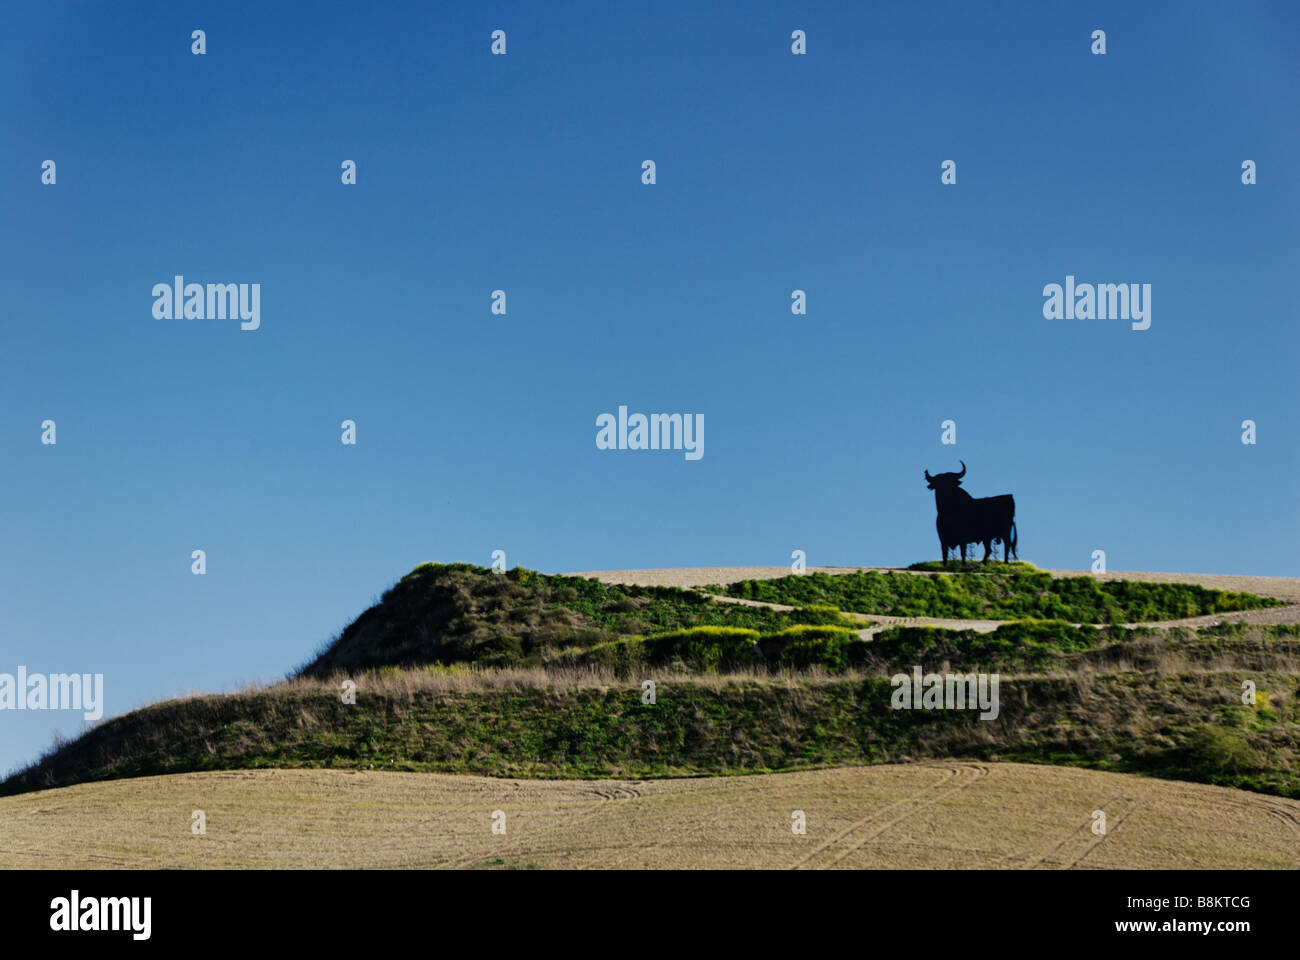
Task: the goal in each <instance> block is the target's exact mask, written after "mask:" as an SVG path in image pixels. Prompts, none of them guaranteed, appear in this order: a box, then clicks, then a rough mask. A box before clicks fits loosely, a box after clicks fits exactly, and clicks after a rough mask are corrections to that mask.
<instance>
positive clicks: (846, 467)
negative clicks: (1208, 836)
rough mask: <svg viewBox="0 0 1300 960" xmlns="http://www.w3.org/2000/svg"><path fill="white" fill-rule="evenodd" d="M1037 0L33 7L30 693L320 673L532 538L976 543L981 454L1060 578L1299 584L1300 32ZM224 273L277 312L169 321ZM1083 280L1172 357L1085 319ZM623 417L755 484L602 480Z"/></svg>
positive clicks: (773, 548)
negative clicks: (1222, 576) (394, 619)
mask: <svg viewBox="0 0 1300 960" xmlns="http://www.w3.org/2000/svg"><path fill="white" fill-rule="evenodd" d="M453 6H457V7H459V9H451V8H452V7H453ZM1024 6H1028V5H1020V4H997V5H987V6H981V5H977V4H968V3H954V4H946V5H920V4H915V3H898V4H888V5H877V4H870V5H868V4H857V3H826V4H808V3H800V4H775V3H745V4H725V5H724V4H699V3H671V4H669V3H665V4H658V3H656V4H640V5H633V4H607V3H584V4H547V5H539V4H524V3H519V4H461V5H451V4H410V5H403V4H376V5H373V7H366V8H362V6H361V5H357V4H349V5H334V4H320V5H310V6H308V7H305V8H304V7H290V6H289V5H287V4H261V3H257V4H231V3H221V4H184V3H180V4H166V5H164V4H134V5H130V4H112V5H108V4H78V5H71V4H55V3H50V4H45V3H29V4H24V5H15V6H12V7H10V8H9V9H8V10H7V11H6V27H5V30H4V31H3V32H0V79H2V80H3V83H0V91H2V92H0V129H2V130H3V145H2V147H0V217H3V223H4V229H3V231H0V254H2V255H3V261H4V263H5V265H6V271H5V293H6V299H7V304H6V310H5V311H4V314H3V317H0V325H2V326H0V329H2V330H3V341H2V342H3V345H4V349H3V350H2V351H0V409H2V410H3V411H4V416H3V419H2V420H0V452H2V453H3V458H4V460H3V463H4V469H3V471H0V494H2V496H0V522H2V523H3V529H4V536H3V540H2V541H0V542H2V543H3V550H0V671H9V672H12V671H13V670H14V669H15V668H16V666H17V665H18V664H23V665H25V666H26V667H27V668H28V670H30V671H39V672H63V671H78V672H102V673H104V675H105V688H106V701H107V703H106V714H115V713H120V712H122V711H125V710H129V709H131V708H133V707H135V706H137V705H140V704H143V703H146V702H150V701H153V700H156V699H159V698H162V697H166V696H171V695H175V694H178V693H182V692H186V691H196V690H223V689H229V688H231V687H233V686H235V685H237V684H239V683H241V682H243V681H246V680H262V681H269V680H274V679H276V678H277V677H279V676H281V675H283V674H284V672H286V671H287V670H289V669H290V668H292V667H293V666H295V665H296V664H298V663H300V662H302V661H303V660H304V659H306V658H307V657H308V655H309V654H310V653H311V652H312V651H313V649H315V648H316V647H317V646H318V645H319V644H320V643H322V642H323V641H326V640H328V639H329V638H330V637H331V636H332V635H333V634H334V633H335V632H336V631H338V630H339V629H341V628H342V627H343V626H344V625H346V624H347V623H348V622H349V621H350V620H351V619H352V618H353V617H355V616H356V615H357V614H358V613H360V612H361V610H363V609H364V608H365V607H366V606H367V605H369V604H370V603H372V602H373V601H375V600H376V599H377V598H378V596H379V595H380V594H381V593H382V592H383V591H384V590H385V589H386V588H387V587H388V586H390V585H391V584H392V583H393V582H394V581H395V580H396V579H398V578H399V577H400V576H401V575H402V574H403V573H405V572H406V571H407V570H409V569H410V568H411V567H413V566H414V565H415V564H417V563H419V562H421V561H424V560H442V561H452V560H465V561H473V562H478V563H482V564H487V563H488V562H489V561H490V555H491V552H492V551H493V550H495V549H502V550H505V551H506V554H507V559H508V562H509V564H510V565H511V566H513V565H516V564H522V565H524V566H529V567H533V568H536V569H541V570H547V571H565V570H588V569H606V568H624V567H672V566H706V565H728V564H756V565H777V564H785V563H789V558H790V554H791V551H792V550H794V549H802V550H804V551H806V553H807V556H808V562H809V563H810V564H833V565H849V564H898V565H902V564H906V563H910V562H913V561H916V560H923V559H932V558H935V557H937V540H936V537H935V533H934V505H933V499H932V495H931V494H930V493H929V492H928V491H927V490H926V489H925V487H924V483H923V480H922V477H921V474H922V471H923V470H925V469H929V470H931V471H932V472H938V471H942V470H951V469H957V461H958V459H959V458H960V459H962V460H964V461H965V462H966V464H967V466H968V468H969V472H968V474H967V480H966V487H967V489H969V490H970V491H971V492H972V493H973V494H974V495H976V496H984V495H992V494H998V493H1006V492H1011V493H1014V494H1015V496H1016V500H1017V524H1018V530H1019V536H1020V545H1021V555H1022V556H1023V557H1024V558H1025V559H1028V560H1030V561H1032V562H1035V563H1037V564H1039V565H1040V566H1051V567H1072V568H1086V567H1087V566H1088V564H1089V562H1090V558H1091V553H1092V551H1093V550H1095V549H1103V550H1105V551H1106V554H1107V563H1108V566H1109V567H1110V568H1111V569H1126V570H1181V571H1194V572H1222V573H1243V574H1271V575H1287V576H1300V556H1298V555H1297V544H1296V540H1297V534H1298V533H1300V515H1298V512H1297V502H1296V496H1295V488H1296V477H1297V476H1300V456H1297V450H1300V443H1298V442H1297V441H1300V436H1298V433H1300V426H1298V423H1300V410H1298V409H1297V400H1296V391H1295V386H1294V383H1295V369H1296V356H1297V346H1300V335H1298V334H1297V332H1296V331H1297V320H1298V319H1300V318H1298V317H1297V313H1296V302H1297V299H1296V294H1295V289H1294V286H1295V278H1296V277H1297V265H1298V264H1297V254H1298V253H1300V244H1298V241H1300V227H1298V225H1300V178H1297V177H1296V176H1295V170H1294V165H1295V158H1296V157H1297V156H1300V133H1298V132H1297V131H1298V128H1297V125H1296V122H1295V118H1296V116H1297V107H1298V106H1300V103H1298V100H1300V96H1298V95H1300V82H1298V80H1297V69H1298V61H1297V60H1296V58H1295V55H1294V53H1295V38H1296V36H1297V27H1300V13H1298V12H1297V10H1298V9H1300V8H1297V7H1296V6H1294V5H1288V4H1241V3H1232V4H1227V3H1224V4H1176V5H1174V4H1169V5H1159V4H1141V5H1133V4H1105V5H1092V6H1089V7H1083V6H1080V5H1032V6H1031V7H1030V8H1029V9H1022V7H1024ZM498 28H500V29H504V30H505V31H506V32H507V44H508V47H507V49H508V53H507V54H506V55H505V56H492V55H491V54H490V53H489V44H490V34H491V32H492V30H494V29H498ZM796 28H800V29H803V30H805V31H806V33H807V37H808V53H807V55H806V56H794V55H792V54H791V52H790V43H791V40H790V33H791V31H792V30H794V29H796ZM194 29H203V30H205V31H206V35H207V53H206V54H205V55H203V56H195V55H193V54H191V52H190V44H191V40H190V33H191V31H192V30H194ZM1094 29H1104V30H1105V31H1106V33H1107V48H1108V52H1107V54H1106V55H1105V56H1093V55H1091V54H1090V52H1089V46H1090V34H1091V32H1092V31H1093V30H1094ZM47 159H52V160H54V161H55V162H56V163H57V178H58V179H57V183H56V184H55V185H53V186H46V185H42V184H41V182H40V165H41V162H42V161H44V160H47ZM647 159H651V160H654V161H655V163H656V165H657V183H656V184H654V185H653V186H646V185H643V184H642V183H641V163H642V161H643V160H647ZM948 159H951V160H955V161H956V162H957V178H958V181H957V184H956V185H955V186H943V185H941V184H940V164H941V162H942V161H944V160H948ZM1246 159H1250V160H1254V161H1255V162H1256V163H1257V165H1258V180H1259V182H1258V183H1257V184H1256V185H1254V186H1244V185H1242V183H1241V181H1240V168H1241V163H1242V161H1243V160H1246ZM344 160H354V161H356V163H357V167H358V182H357V184H356V185H355V186H344V185H342V184H341V183H340V164H341V163H342V162H343V161H344ZM176 274H182V275H184V276H185V277H186V278H187V280H189V281H196V282H201V283H208V282H212V283H218V282H219V283H228V282H249V283H251V282H257V283H260V284H261V328H260V329H259V330H257V331H255V332H241V331H240V329H239V326H238V323H237V322H231V321H223V320H156V319H154V317H153V314H152V306H153V298H152V296H151V289H152V287H153V285H154V284H155V283H159V282H163V283H167V282H170V281H171V278H172V277H173V276H174V275H176ZM1067 274H1073V275H1074V276H1076V278H1077V279H1078V280H1079V282H1107V283H1109V282H1115V283H1130V282H1133V283H1150V284H1151V285H1152V291H1153V292H1152V324H1151V328H1150V329H1149V330H1146V331H1142V332H1135V331H1132V330H1131V329H1130V327H1129V324H1128V323H1127V322H1125V321H1121V320H1072V321H1066V320H1050V321H1049V320H1045V319H1044V318H1043V315H1042V304H1043V297H1042V288H1043V286H1044V285H1045V284H1048V283H1053V282H1055V283H1062V282H1063V281H1064V279H1065V276H1066V275H1067ZM494 289H504V290H505V291H506V293H507V306H508V310H507V315H506V316H504V317H500V316H492V315H491V313H490V310H489V307H490V294H491V291H492V290H494ZM795 289H802V290H805V291H807V296H808V314H807V316H805V317H796V316H793V315H792V314H791V312H790V297H791V291H793V290H795ZM620 404H626V405H627V406H628V407H629V408H630V410H632V411H634V412H635V411H641V412H645V413H650V412H680V413H701V414H703V415H704V417H705V422H706V435H705V455H704V457H703V458H702V459H701V460H698V461H694V462H688V461H686V460H685V458H684V457H683V455H682V454H681V453H680V452H642V451H601V450H598V449H597V448H596V445H595V435H596V429H595V420H596V417H597V416H598V415H599V414H601V413H606V412H610V413H613V412H616V411H617V408H618V406H619V405H620ZM47 418H48V419H53V420H55V421H56V423H57V430H58V434H57V436H58V443H57V444H56V445H55V446H46V445H42V444H41V443H40V432H41V431H40V424H41V422H42V421H43V420H45V419H47ZM1247 418H1250V419H1253V420H1255V421H1256V423H1257V425H1258V443H1257V444H1255V445H1254V446H1247V445H1243V444H1242V443H1241V441H1240V437H1241V429H1240V424H1241V421H1242V420H1243V419H1247ZM344 419H353V420H355V421H356V423H357V428H358V443H357V445H355V446H344V445H343V444H341V443H340V432H341V431H340V427H339V425H340V423H341V421H342V420H344ZM945 419H953V420H955V421H956V423H957V440H958V442H957V444H956V445H955V446H944V445H942V444H941V443H940V423H941V422H942V421H943V420H945ZM194 549H203V550H205V551H206V553H207V563H208V573H207V574H206V575H205V576H201V577H199V576H194V575H192V574H191V572H190V563H191V560H190V555H191V551H192V550H194ZM79 727H80V719H79V715H75V714H70V713H48V712H47V713H40V714H34V713H11V712H6V713H4V714H0V769H6V768H8V767H11V766H14V765H16V764H19V763H21V762H24V761H26V760H29V759H31V758H32V757H33V756H34V755H35V754H36V753H37V752H38V751H39V750H40V749H42V748H43V747H45V746H46V745H47V744H48V743H49V742H50V737H51V732H52V731H53V730H55V729H59V730H61V731H62V732H63V733H64V734H73V733H75V732H76V731H77V730H78V729H79Z"/></svg>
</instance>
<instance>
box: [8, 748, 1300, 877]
mask: <svg viewBox="0 0 1300 960" xmlns="http://www.w3.org/2000/svg"><path fill="white" fill-rule="evenodd" d="M194 810H203V811H204V813H205V815H206V829H207V832H206V834H205V835H202V836H196V835H194V834H193V833H191V829H190V824H191V814H192V812H193V811H194ZM1095 810H1102V811H1104V813H1105V815H1106V819H1107V824H1106V833H1105V835H1099V834H1096V833H1094V832H1093V830H1092V824H1093V822H1094V814H1093V811H1095ZM494 811H501V812H502V813H503V814H504V816H505V821H504V822H505V826H506V832H505V834H504V835H501V834H499V833H498V834H494V833H493V832H492V822H493V812H494ZM796 811H800V812H802V815H803V819H804V821H805V823H806V831H805V832H804V833H802V834H798V833H795V832H794V830H793V829H792V827H793V825H794V823H795V822H796V820H795V818H794V814H795V813H796ZM532 866H537V867H541V868H597V869H610V868H614V869H617V868H627V869H657V868H713V869H718V868H750V867H754V868H766V869H794V868H797V869H804V870H807V869H827V868H831V869H843V868H904V869H907V868H914V869H930V870H933V869H960V868H1012V869H1062V868H1071V867H1073V868H1080V869H1111V868H1140V869H1161V868H1172V867H1183V868H1219V869H1249V868H1272V869H1284V868H1285V869H1290V868H1294V867H1297V866H1300V802H1298V801H1294V800H1285V799H1281V798H1278V797H1271V796H1263V795H1259V794H1252V793H1247V792H1244V791H1239V790H1229V789H1227V788H1224V787H1211V786H1205V785H1203V784H1194V783H1182V782H1178V781H1172V780H1155V779H1151V778H1147V777H1137V776H1130V775H1125V774H1115V773H1102V772H1099V771H1094V770H1080V769H1075V768H1070V767H1050V766H1037V765H1030V764H1019V763H975V762H969V761H965V760H945V761H935V762H929V763H915V764H890V765H883V766H873V767H839V768H835V769H829V770H815V771H806V772H801V773H782V774H766V775H753V776H746V777H701V778H692V779H678V780H655V781H594V782H593V781H572V780H568V781H547V780H537V781H520V780H497V779H492V778H489V777H472V776H449V775H442V774H417V773H380V772H370V771H346V770H257V771H253V770H248V771H225V772H212V773H194V774H177V775H174V776H164V777H145V778H140V779H134V780H116V781H109V782H105V783H92V784H80V785H78V786H74V787H66V788H63V789H60V790H44V791H39V792H37V793H30V794H22V795H20V796H16V797H5V798H0V868H3V869H12V868H31V867H37V868H40V867H46V868H65V869H87V868H90V869H94V868H106V869H107V868H118V869H120V868H141V867H161V868H189V869H194V868H200V869H201V868H243V867H263V868H265V867H275V868H322V867H323V868H335V869H353V868H432V867H441V868H504V867H522V868H528V867H532Z"/></svg>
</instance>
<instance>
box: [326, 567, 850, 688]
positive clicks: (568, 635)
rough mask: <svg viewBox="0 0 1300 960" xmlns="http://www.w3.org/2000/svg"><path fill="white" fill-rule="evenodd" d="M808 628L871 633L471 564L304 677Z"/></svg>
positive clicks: (417, 578) (390, 607) (357, 633)
mask: <svg viewBox="0 0 1300 960" xmlns="http://www.w3.org/2000/svg"><path fill="white" fill-rule="evenodd" d="M800 623H817V624H844V625H850V624H851V625H856V626H858V627H859V628H860V627H863V626H866V625H867V623H866V622H863V621H860V620H857V619H852V618H848V617H845V616H844V615H842V614H841V613H840V612H839V611H838V610H836V609H834V608H833V607H829V606H826V605H819V606H813V607H810V608H808V609H805V610H795V611H789V612H783V611H778V610H771V609H769V608H767V607H757V606H747V605H744V604H738V603H719V602H718V601H716V600H713V599H711V598H709V597H708V596H705V595H704V594H701V593H697V592H693V591H688V590H679V589H677V588H675V587H634V586H612V585H609V584H604V583H601V582H600V581H598V580H594V579H585V578H583V577H559V576H548V575H546V574H540V573H536V572H534V571H532V570H525V569H523V568H522V567H516V568H515V569H513V570H510V571H508V572H506V573H503V574H497V573H493V572H492V571H491V570H488V569H486V568H484V567H476V566H473V565H471V564H467V563H456V564H434V563H426V564H422V565H421V566H419V567H416V568H415V569H414V570H413V571H411V573H410V574H408V575H407V576H405V577H403V578H402V579H401V580H400V581H399V582H398V583H397V584H396V585H395V586H393V587H392V589H390V590H389V591H388V592H387V593H385V594H384V596H383V597H382V599H381V600H380V602H379V603H378V604H377V605H375V606H373V607H371V608H370V609H369V610H367V611H366V612H365V613H363V614H362V615H361V616H360V617H358V618H357V619H356V621H355V622H353V623H352V624H351V625H350V626H349V627H348V628H347V629H345V630H344V631H343V633H342V635H341V636H339V637H338V638H337V639H336V640H335V641H334V642H333V643H331V644H330V645H328V646H327V647H326V648H324V649H323V650H321V651H320V653H319V654H318V655H317V656H316V657H315V659H313V660H312V661H311V662H310V663H308V664H307V665H305V666H304V667H303V669H302V673H303V674H306V675H311V676H321V675H324V674H327V673H329V672H331V671H334V670H366V669H374V668H377V667H380V666H386V665H401V666H414V665H419V664H428V663H443V664H449V663H475V664H479V665H483V666H499V667H506V666H533V665H540V664H544V663H548V662H551V661H553V660H556V659H559V658H570V659H571V658H572V657H573V656H574V655H575V654H576V653H579V652H582V651H589V650H590V651H594V650H595V649H596V648H599V647H602V646H604V645H606V644H609V643H611V642H615V641H619V640H624V639H627V638H629V637H637V636H648V635H662V634H667V633H670V632H672V631H675V630H684V629H689V628H693V627H722V628H728V629H739V630H757V631H760V632H763V633H774V632H778V631H780V630H782V629H784V628H785V627H788V626H791V625H793V624H800ZM688 659H689V658H688Z"/></svg>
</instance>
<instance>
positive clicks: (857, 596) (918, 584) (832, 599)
mask: <svg viewBox="0 0 1300 960" xmlns="http://www.w3.org/2000/svg"><path fill="white" fill-rule="evenodd" d="M1026 567H1028V568H1029V569H1025V568H1026ZM713 589H714V592H715V593H719V594H723V595H726V596H732V597H742V598H744V599H747V600H762V601H766V602H768V603H784V604H794V605H799V606H806V605H808V604H819V603H832V604H835V605H836V606H837V607H839V608H840V609H842V610H855V611H861V612H863V613H876V614H889V615H893V616H904V617H944V618H950V619H980V620H1021V619H1026V618H1038V619H1044V620H1068V621H1070V622H1072V623H1095V624H1122V623H1139V622H1145V621H1152V620H1177V619H1182V618H1184V617H1198V616H1202V615H1204V614H1208V613H1228V612H1231V611H1235V610H1254V609H1256V608H1259V607H1272V606H1277V605H1278V604H1279V601H1277V600H1274V599H1272V598H1269V597H1256V596H1254V595H1252V594H1248V593H1231V592H1228V591H1225V590H1207V589H1205V588H1204V587H1199V586H1194V585H1192V584H1186V583H1147V582H1141V581H1135V580H1097V579H1095V578H1093V577H1062V578H1059V579H1053V577H1052V575H1051V574H1049V573H1045V572H1042V571H1039V570H1037V569H1036V568H1033V567H1030V566H1029V565H1028V564H1024V565H1021V564H1014V563H1013V564H1009V565H1002V564H995V565H990V566H989V567H988V568H987V569H986V570H985V571H983V572H979V573H955V574H951V575H949V574H937V575H933V576H926V575H917V574H913V573H896V572H889V573H877V572H875V571H865V572H854V573H841V574H827V573H810V574H804V575H791V576H788V577H780V578H778V579H775V580H743V581H741V582H739V583H734V584H731V585H730V586H727V587H716V588H713Z"/></svg>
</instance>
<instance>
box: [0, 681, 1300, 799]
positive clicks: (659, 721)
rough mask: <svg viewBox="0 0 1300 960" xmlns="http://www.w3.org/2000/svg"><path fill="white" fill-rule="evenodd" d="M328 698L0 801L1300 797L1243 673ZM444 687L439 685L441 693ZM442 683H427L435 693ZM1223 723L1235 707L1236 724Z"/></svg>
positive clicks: (200, 710)
mask: <svg viewBox="0 0 1300 960" xmlns="http://www.w3.org/2000/svg"><path fill="white" fill-rule="evenodd" d="M422 673H423V672H422V671H416V672H408V673H407V674H406V675H405V677H406V679H408V680H410V681H411V686H409V687H407V688H403V687H401V686H400V685H394V684H396V680H397V679H398V678H391V677H390V678H389V680H388V684H389V685H388V686H385V685H384V682H383V681H380V680H378V679H377V678H375V677H369V676H358V678H357V681H358V682H357V690H358V693H357V702H356V703H355V704H353V705H347V704H343V703H341V702H340V697H339V695H338V687H337V685H335V684H333V683H316V682H308V681H298V682H297V683H296V684H293V685H286V686H283V687H278V688H271V689H268V690H264V691H261V692H257V693H251V694H242V693H241V694H232V695H228V696H207V697H197V698H192V699H188V700H174V701H169V702H166V703H161V704H157V705H155V706H151V707H146V708H144V709H142V710H137V711H134V712H132V713H129V714H126V715H125V716H122V717H118V718H116V719H113V720H110V721H108V722H106V723H104V724H101V725H100V726H98V727H96V728H94V729H93V730H91V731H90V732H89V733H87V734H86V735H84V736H83V737H81V738H80V739H79V740H77V741H75V742H74V743H71V744H68V745H67V746H65V747H63V748H62V749H61V750H60V751H58V752H57V753H56V754H53V755H51V756H49V757H46V758H44V759H43V760H42V761H41V762H40V763H38V764H36V765H34V766H33V767H32V768H30V769H28V770H26V771H22V772H20V773H19V774H17V775H15V776H14V777H13V778H11V779H9V780H8V781H6V782H5V783H4V784H3V785H0V793H18V792H23V791H26V790H31V789H37V788H42V787H51V786H59V785H65V784H71V783H78V782H85V781H94V780H105V779H112V778H117V777H132V776H146V775H152V774H164V773H179V772H188V771H197V770H228V769H250V768H265V767H308V768H311V767H335V768H350V769H363V770H364V769H372V768H373V769H376V770H380V769H382V770H407V771H436V772H446V773H478V774H487V775H492V776H503V777H552V778H594V777H615V776H617V777H630V778H644V777H662V776H696V775H717V774H738V773H760V772H772V771H780V770H798V769H808V768H810V767H817V766H825V765H832V764H845V763H895V762H899V761H904V760H909V759H911V760H914V759H923V758H937V757H967V758H979V759H985V760H1023V761H1031V762H1046V763H1066V764H1076V765H1082V766H1089V767H1095V768H1098V769H1105V770H1116V771H1121V772H1133V773H1149V774H1153V775H1158V776H1168V777H1176V778H1180V779H1188V780H1197V781H1202V782H1207V783H1218V784H1223V785H1226V786H1235V787H1244V788H1248V789H1252V790H1259V791H1264V792H1268V793H1275V794H1279V795H1282V796H1289V797H1300V716H1297V698H1296V696H1295V689H1296V677H1295V674H1294V673H1291V674H1270V673H1257V674H1254V675H1253V679H1255V681H1256V683H1257V684H1258V687H1259V690H1260V691H1263V692H1266V693H1268V694H1269V697H1268V698H1266V702H1265V703H1263V704H1259V703H1257V704H1256V705H1255V706H1254V707H1246V706H1241V705H1240V699H1239V694H1240V689H1241V687H1240V684H1241V673H1240V671H1236V670H1233V671H1229V672H1223V673H1207V674H1198V673H1188V674H1168V675H1166V674H1151V675H1143V674H1111V675H1097V674H1081V675H1069V676H1055V675H1053V676H1018V677H1005V676H1004V677H1003V678H1002V682H1001V689H1000V702H1001V712H1000V714H999V716H998V717H997V719H996V720H990V721H981V720H979V719H977V718H976V715H975V713H974V712H973V711H962V710H951V711H948V710H892V709H890V706H889V704H890V695H891V693H892V688H891V686H890V682H889V680H888V678H886V677H863V676H852V675H843V676H840V677H837V678H822V679H818V678H814V677H806V676H805V677H802V678H801V677H785V678H782V677H777V678H761V677H760V678H751V677H743V676H738V677H733V678H730V679H727V678H713V679H711V680H708V679H706V678H699V677H689V676H688V677H683V678H682V679H680V680H673V679H671V678H661V679H660V680H659V681H658V689H657V697H656V702H655V703H653V704H647V703H643V702H642V698H641V689H640V685H639V683H636V682H614V681H609V682H605V683H600V684H593V685H590V686H582V685H573V686H562V685H555V684H551V683H548V682H546V681H545V678H542V680H541V681H540V682H538V683H536V684H533V685H530V684H528V683H525V682H522V681H515V682H511V683H510V684H507V685H499V686H493V685H491V684H490V682H489V681H490V678H491V676H492V672H491V671H485V672H482V673H483V679H484V682H483V684H481V685H480V686H479V687H477V688H468V689H455V688H452V687H449V686H444V687H439V686H437V685H436V684H432V685H429V686H427V687H423V688H422V687H420V686H419V685H418V684H416V683H415V681H414V679H413V677H414V675H415V674H422ZM443 679H445V678H443ZM439 682H441V680H440V681H439ZM1233 704H1236V706H1232V705H1233Z"/></svg>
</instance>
